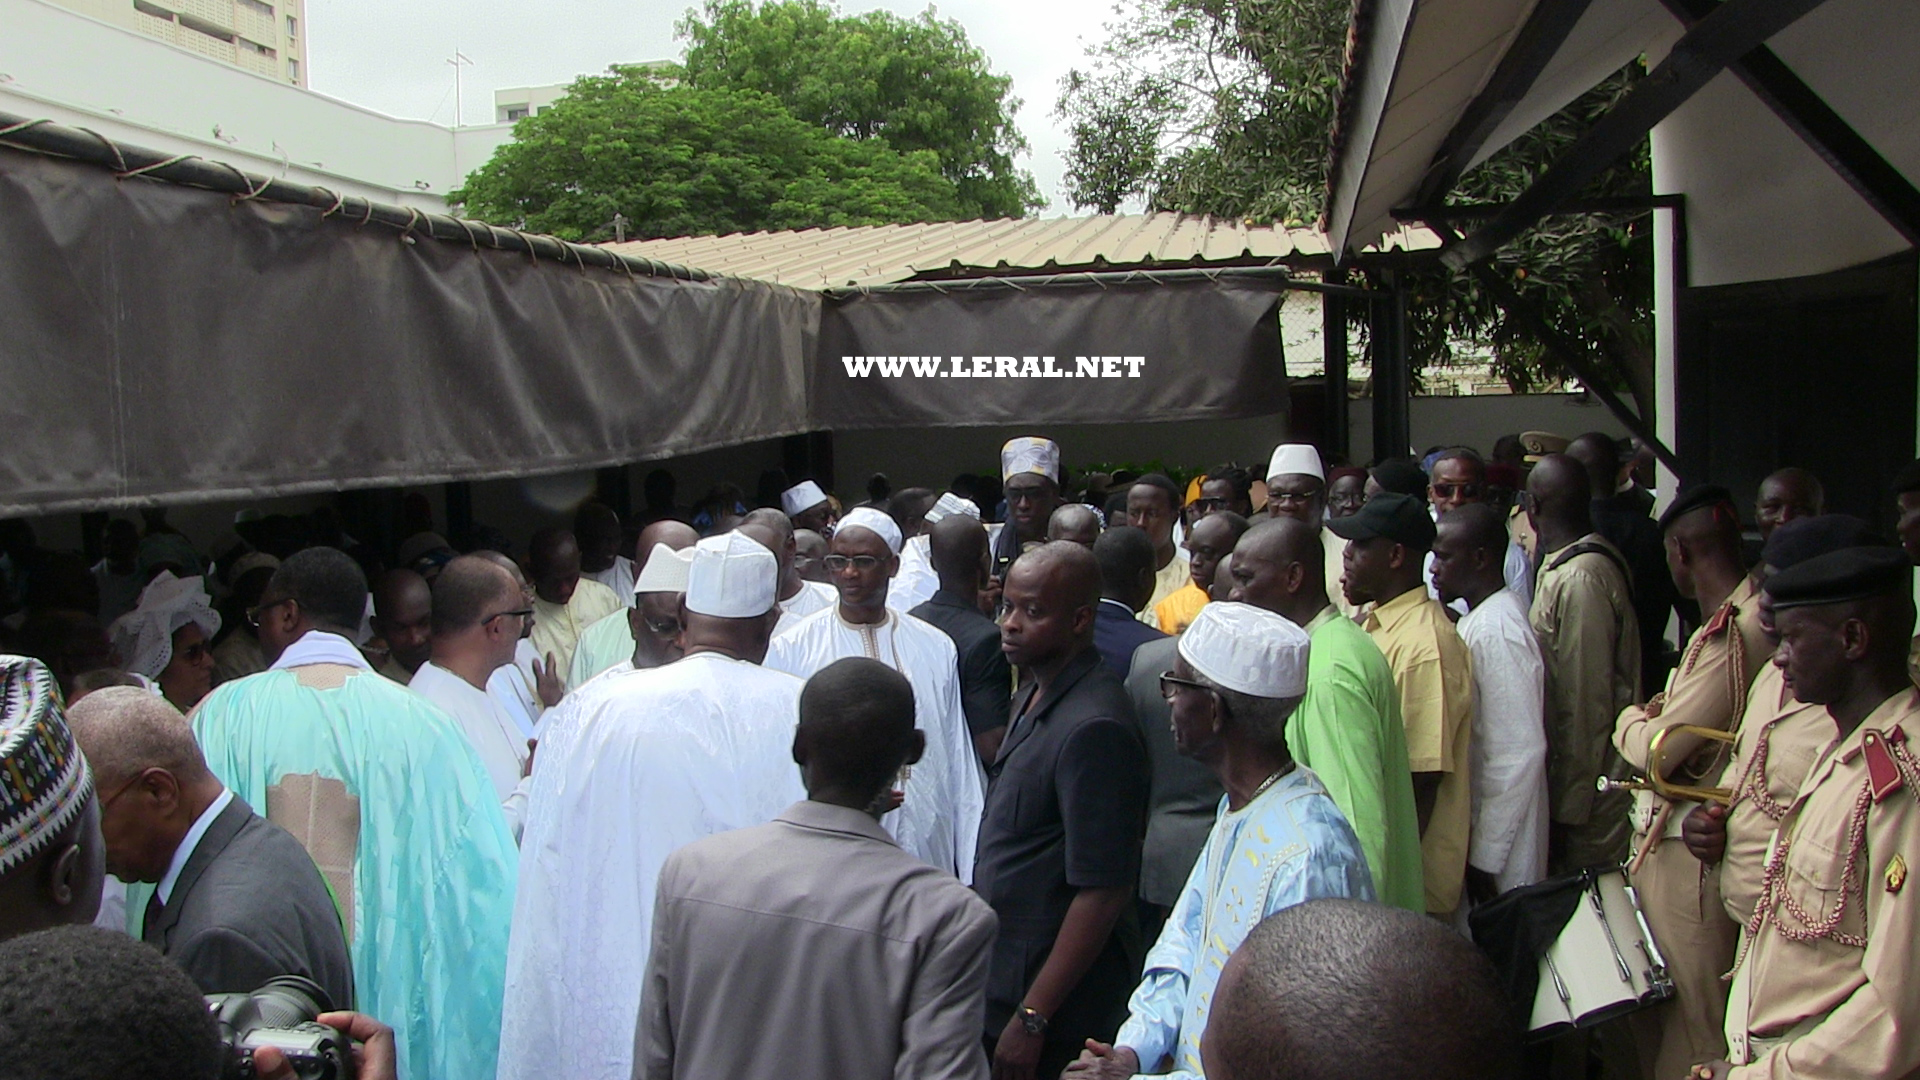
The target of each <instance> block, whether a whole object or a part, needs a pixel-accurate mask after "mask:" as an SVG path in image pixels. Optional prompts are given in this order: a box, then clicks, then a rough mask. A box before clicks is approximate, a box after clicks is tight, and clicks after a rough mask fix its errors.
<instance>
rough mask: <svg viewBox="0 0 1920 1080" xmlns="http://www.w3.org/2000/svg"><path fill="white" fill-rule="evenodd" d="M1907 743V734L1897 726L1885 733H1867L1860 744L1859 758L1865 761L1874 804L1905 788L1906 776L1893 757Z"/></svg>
mask: <svg viewBox="0 0 1920 1080" xmlns="http://www.w3.org/2000/svg"><path fill="white" fill-rule="evenodd" d="M1906 741H1907V733H1906V732H1904V731H1902V730H1900V726H1899V725H1898V724H1896V725H1894V726H1893V727H1891V728H1888V729H1887V730H1886V731H1884V732H1882V731H1869V732H1867V734H1866V737H1865V739H1864V740H1863V741H1862V744H1861V751H1860V753H1861V756H1863V757H1865V758H1866V759H1867V783H1868V785H1869V786H1870V787H1871V789H1872V791H1873V801H1874V802H1875V803H1881V802H1885V801H1886V799H1887V796H1889V795H1892V794H1893V793H1894V792H1896V791H1899V790H1900V789H1901V788H1902V787H1905V786H1906V783H1907V781H1906V774H1905V773H1904V772H1903V771H1902V769H1901V768H1900V762H1899V760H1898V759H1897V758H1895V757H1894V752H1895V750H1896V749H1898V748H1900V746H1901V744H1903V743H1905V742H1906Z"/></svg>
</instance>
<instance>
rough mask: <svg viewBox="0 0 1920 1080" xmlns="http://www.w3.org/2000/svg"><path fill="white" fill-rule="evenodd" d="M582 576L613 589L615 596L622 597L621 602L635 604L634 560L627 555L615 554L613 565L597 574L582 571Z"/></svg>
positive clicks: (629, 605)
mask: <svg viewBox="0 0 1920 1080" xmlns="http://www.w3.org/2000/svg"><path fill="white" fill-rule="evenodd" d="M580 576H581V577H583V578H590V579H592V580H594V581H597V582H599V583H600V584H602V585H605V586H606V587H607V588H609V589H612V590H613V594H614V595H615V596H618V597H619V598H620V603H622V604H623V605H625V606H627V607H632V606H633V578H634V575H633V560H632V559H629V558H627V557H626V556H625V555H615V556H614V557H613V565H612V566H609V567H607V568H606V569H605V570H602V571H600V572H599V573H597V574H589V573H586V572H585V571H582V572H581V574H580Z"/></svg>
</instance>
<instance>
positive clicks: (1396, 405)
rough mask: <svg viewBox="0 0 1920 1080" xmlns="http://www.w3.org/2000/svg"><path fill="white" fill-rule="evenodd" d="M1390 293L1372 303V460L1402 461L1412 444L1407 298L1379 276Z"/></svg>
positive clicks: (1390, 277) (1392, 279)
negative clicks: (1409, 426)
mask: <svg viewBox="0 0 1920 1080" xmlns="http://www.w3.org/2000/svg"><path fill="white" fill-rule="evenodd" d="M1381 277H1382V280H1383V281H1384V283H1385V284H1386V285H1387V286H1388V288H1389V289H1390V290H1391V291H1390V292H1388V293H1387V294H1386V295H1381V296H1379V297H1377V298H1376V299H1375V301H1374V303H1373V310H1372V312H1371V315H1372V333H1371V334H1370V335H1369V336H1370V337H1371V339H1372V342H1371V344H1372V352H1373V457H1374V460H1375V461H1380V460H1383V459H1386V458H1390V457H1405V456H1406V454H1407V447H1408V445H1409V444H1410V443H1411V442H1412V433H1411V432H1410V431H1409V430H1408V422H1407V421H1408V414H1407V396H1408V394H1409V393H1410V392H1411V391H1412V380H1411V377H1410V373H1409V371H1408V366H1407V296H1406V290H1405V289H1404V288H1403V287H1402V286H1401V285H1400V282H1399V280H1398V276H1397V275H1395V274H1394V272H1393V271H1391V270H1387V271H1383V272H1382V275H1381Z"/></svg>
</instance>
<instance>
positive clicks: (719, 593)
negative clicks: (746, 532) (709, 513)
mask: <svg viewBox="0 0 1920 1080" xmlns="http://www.w3.org/2000/svg"><path fill="white" fill-rule="evenodd" d="M692 551H693V560H692V564H691V565H690V566H688V567H687V610H688V611H692V612H695V613H697V614H700V615H711V616H713V617H715V618H718V619H751V618H753V617H754V616H756V615H765V614H766V613H767V612H769V611H772V610H773V604H774V601H775V600H776V599H777V598H778V593H779V591H780V561H779V560H778V559H775V558H774V557H773V552H771V551H768V550H767V549H766V548H764V547H762V546H760V545H759V544H757V543H755V542H754V541H753V540H752V539H750V538H748V537H745V536H742V535H740V534H739V533H737V532H730V533H722V534H720V535H719V536H709V537H707V538H706V539H705V540H702V541H700V542H699V543H698V544H695V545H694V546H693V548H692ZM647 562H648V563H652V562H653V560H652V559H651V558H649V559H648V560H647ZM635 591H636V592H637V591H639V586H638V583H637V582H636V583H635Z"/></svg>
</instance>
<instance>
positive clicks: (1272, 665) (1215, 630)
mask: <svg viewBox="0 0 1920 1080" xmlns="http://www.w3.org/2000/svg"><path fill="white" fill-rule="evenodd" d="M1307 643H1308V638H1307V632H1306V631H1305V630H1302V629H1300V627H1298V626H1296V625H1295V624H1294V623H1293V622H1292V621H1291V620H1289V619H1287V618H1285V617H1284V616H1281V615H1276V614H1274V613H1273V612H1271V611H1268V610H1266V609H1265V608H1257V607H1254V606H1253V605H1251V604H1235V603H1229V602H1226V601H1217V602H1215V603H1211V604H1208V605H1207V606H1206V607H1203V608H1201V609H1200V614H1198V615H1196V616H1194V619H1193V622H1192V623H1191V624H1190V625H1188V627H1187V630H1186V633H1184V634H1181V635H1180V644H1179V645H1178V646H1177V648H1178V649H1179V650H1180V655H1181V656H1183V657H1185V658H1186V661H1187V663H1189V664H1191V665H1193V670H1195V671H1197V672H1199V673H1200V674H1202V675H1204V676H1206V677H1207V678H1208V679H1210V680H1212V681H1213V682H1215V683H1217V684H1219V685H1220V686H1223V687H1225V688H1227V689H1228V690H1237V691H1239V692H1240V693H1242V694H1251V695H1253V696H1254V697H1263V698H1292V697H1299V696H1300V695H1302V694H1305V693H1306V692H1307Z"/></svg>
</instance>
